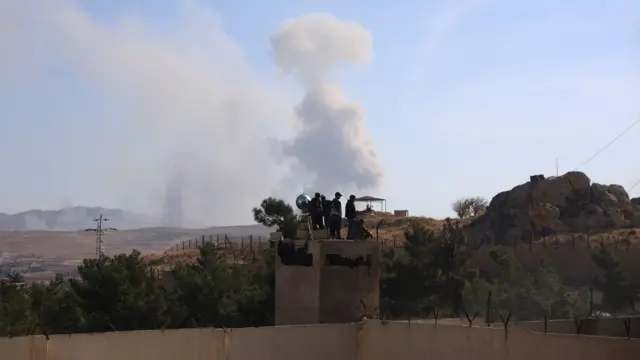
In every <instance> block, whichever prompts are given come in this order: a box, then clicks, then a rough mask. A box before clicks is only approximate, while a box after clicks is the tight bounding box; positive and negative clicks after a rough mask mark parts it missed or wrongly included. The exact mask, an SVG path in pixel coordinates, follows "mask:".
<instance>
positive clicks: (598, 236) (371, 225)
mask: <svg viewBox="0 0 640 360" xmlns="http://www.w3.org/2000/svg"><path fill="white" fill-rule="evenodd" d="M473 220H474V218H467V219H463V220H460V225H463V226H464V225H467V224H469V223H470V222H471V221H473ZM453 221H457V219H454V220H453ZM413 222H418V223H419V224H421V225H423V226H425V227H427V228H428V229H431V230H433V231H436V232H439V231H440V230H441V229H442V226H443V225H444V222H445V220H444V219H434V218H427V217H419V216H409V217H401V216H395V215H393V214H389V213H376V214H373V215H370V216H368V217H366V218H365V227H366V228H367V229H369V231H371V233H372V234H373V236H374V238H377V239H378V240H379V241H380V242H381V243H383V244H384V245H387V246H395V247H397V246H402V243H403V240H404V233H405V231H406V230H407V229H408V228H409V227H410V226H411V225H412V223H413ZM378 224H380V227H379V228H378V231H377V232H376V226H377V225H378ZM587 239H589V240H587ZM469 241H470V243H475V242H474V240H473V239H469ZM543 242H546V243H547V245H549V247H550V248H552V247H553V245H554V244H558V245H564V246H569V245H571V244H575V245H576V246H582V247H584V246H585V245H586V244H587V242H589V243H590V244H591V245H592V246H595V245H596V244H598V243H600V242H602V243H605V244H613V243H615V242H618V244H619V246H620V247H625V246H627V242H628V244H629V245H631V244H638V243H640V230H639V229H617V230H613V231H608V232H595V233H593V234H590V235H589V236H587V235H586V234H572V233H568V234H558V235H555V236H552V237H549V238H546V239H544V240H539V241H537V244H535V245H541V243H543ZM261 245H262V246H263V247H266V246H268V244H267V243H266V242H265V243H264V244H261ZM231 246H232V248H230V245H229V244H227V246H226V248H225V250H224V251H225V252H226V254H227V258H228V260H229V261H230V262H235V263H242V262H248V261H250V259H251V258H252V257H253V256H255V254H258V255H259V253H260V251H259V250H260V249H259V246H258V245H257V244H254V245H253V248H252V249H251V248H249V246H248V244H247V243H245V244H244V246H242V245H241V244H239V243H231ZM523 246H526V245H523ZM198 254H199V253H198V250H196V249H190V250H183V251H177V252H169V253H166V254H154V255H148V256H146V258H147V259H148V260H149V261H151V262H152V264H154V265H157V266H160V267H163V268H170V267H172V266H174V265H176V264H180V263H186V262H192V261H194V260H195V259H196V258H197V256H198ZM567 261H571V259H567Z"/></svg>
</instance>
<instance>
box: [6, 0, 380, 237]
mask: <svg viewBox="0 0 640 360" xmlns="http://www.w3.org/2000/svg"><path fill="white" fill-rule="evenodd" d="M189 3H191V2H189ZM174 15H175V18H174V19H173V20H175V22H174V21H173V20H172V22H171V24H167V26H166V27H165V28H163V29H162V31H160V30H158V29H157V28H155V27H154V26H152V25H151V23H149V22H148V21H146V20H145V19H144V18H140V17H126V18H119V19H118V21H104V20H100V19H97V18H95V17H93V16H92V15H91V14H89V13H87V12H86V11H84V10H83V9H82V8H80V7H79V6H78V5H77V4H76V3H75V2H72V1H44V0H43V1H2V2H0V27H1V31H0V94H2V93H13V94H16V93H17V94H21V95H20V96H22V98H23V99H24V100H25V102H29V101H39V100H38V99H46V100H47V106H48V107H47V109H48V111H47V113H46V115H44V114H42V115H40V116H42V117H41V118H38V120H37V121H38V122H39V123H41V124H42V125H43V126H49V129H50V132H49V137H48V138H47V139H46V142H40V143H38V144H35V143H32V142H30V141H28V139H25V141H17V142H15V144H12V145H11V146H12V147H11V148H10V149H8V150H7V149H5V150H7V151H8V153H11V154H13V155H11V158H9V157H8V155H3V156H5V157H3V158H1V159H0V160H2V161H4V162H5V163H6V164H8V166H16V167H17V166H23V167H25V168H38V167H40V168H42V167H41V166H40V164H41V163H42V164H47V165H48V167H47V168H49V169H54V170H51V173H50V174H45V175H47V176H43V181H42V184H41V185H37V186H41V187H42V188H46V189H47V191H52V192H55V193H56V196H57V198H58V199H60V198H66V199H70V201H72V202H73V203H76V204H87V203H92V204H100V205H101V206H108V207H119V208H126V209H130V210H132V211H135V212H138V213H147V214H150V215H154V216H164V217H165V222H167V223H168V224H175V223H176V222H179V223H180V224H181V225H183V226H191V227H195V226H204V225H220V224H238V223H247V222H250V221H251V212H250V209H251V208H252V207H253V206H255V205H257V204H258V203H259V202H260V200H261V199H263V198H264V197H266V196H269V195H270V194H272V193H273V191H274V190H275V189H278V188H282V184H283V182H284V181H288V182H289V183H290V182H291V181H292V179H293V181H298V179H297V178H292V177H290V176H289V175H290V174H291V171H289V170H291V169H287V168H286V167H285V166H284V165H283V163H286V162H283V159H282V158H279V157H277V156H274V155H273V151H272V148H273V143H272V142H271V141H269V140H268V139H269V138H276V139H277V142H278V143H280V144H283V146H282V149H281V150H282V152H281V155H282V156H285V157H287V158H289V159H293V160H296V161H294V165H293V166H295V169H293V171H294V173H296V174H300V173H303V174H305V175H309V176H306V177H304V178H310V179H312V181H313V184H314V186H315V187H318V188H322V189H329V190H331V191H332V190H333V189H337V190H338V189H339V190H343V189H345V188H347V187H351V188H374V187H376V186H378V185H379V184H380V182H381V180H382V178H383V176H382V175H383V174H382V169H381V168H380V165H379V163H378V160H377V156H376V152H375V149H374V148H373V146H372V145H371V142H370V140H369V138H368V136H367V134H366V132H365V130H364V127H365V126H364V111H363V110H362V109H361V107H360V106H359V105H358V104H357V103H354V102H351V101H349V100H346V99H345V98H344V96H343V95H342V93H341V91H340V88H339V87H338V86H337V85H336V83H335V82H332V81H330V76H331V75H332V73H333V72H334V70H335V69H336V68H337V67H338V65H339V64H340V63H342V62H353V63H358V64H366V63H367V62H368V61H369V60H370V56H371V37H370V35H369V34H368V33H367V31H366V30H365V29H363V28H362V27H360V26H359V25H357V24H355V23H348V22H343V21H340V20H338V19H336V18H334V17H332V16H330V15H318V14H316V15H309V16H303V17H300V18H297V19H293V20H290V21H287V22H285V23H283V24H282V26H281V27H280V28H279V29H278V30H277V31H276V33H275V34H274V35H273V37H272V45H273V55H274V59H275V61H276V63H277V66H278V67H279V68H280V69H281V70H282V71H283V72H284V73H287V74H292V75H294V76H295V77H296V79H297V80H298V81H299V83H300V85H302V86H303V87H304V90H305V97H304V99H303V101H302V102H301V103H300V104H299V105H298V106H296V100H295V99H292V98H290V97H289V96H288V95H287V92H286V91H284V90H283V88H281V86H279V85H277V84H274V83H273V82H272V81H269V80H267V79H264V78H262V77H261V76H259V75H258V74H256V73H255V72H254V71H253V69H252V66H251V65H250V64H249V63H248V62H247V61H246V59H245V58H244V55H243V52H242V50H241V49H240V47H239V46H238V45H237V44H236V43H235V42H234V40H233V39H232V38H230V37H229V36H228V35H227V34H226V33H225V32H224V31H223V29H222V28H221V27H220V25H219V22H218V21H217V18H216V16H215V15H214V14H213V13H212V12H210V11H209V10H208V9H206V8H203V7H196V6H193V5H191V6H184V7H183V8H182V10H181V11H180V12H178V13H176V14H174ZM267 36H268V34H265V38H266V37H267ZM52 69H54V70H52ZM59 73H63V74H65V76H66V77H61V76H59V75H58V74H59ZM69 79H73V80H74V81H77V82H78V83H79V84H80V85H79V87H80V88H82V91H83V95H85V96H89V97H90V98H91V99H92V103H95V104H97V106H88V105H85V104H76V105H75V106H68V105H67V104H68V103H69V101H68V98H69V97H70V96H75V94H73V93H68V92H67V89H68V86H69V82H68V80H69ZM75 91H77V89H76V90H75ZM22 94H23V95H22ZM38 106H40V105H39V104H37V103H35V104H33V107H38ZM7 111H13V113H8V112H7ZM21 111H22V112H24V111H25V110H24V109H20V108H14V109H13V110H7V109H2V107H0V117H2V118H3V122H5V121H8V122H10V123H11V124H10V125H12V126H16V127H18V126H21V125H20V121H21V118H22V117H23V116H22V115H23V113H21ZM52 124H55V125H52ZM300 125H301V126H300ZM296 126H298V127H299V128H300V131H299V132H297V133H295V132H293V133H292V129H295V128H296ZM88 129H89V130H88ZM98 129H99V131H100V136H98V137H91V138H90V139H89V138H88V137H87V136H85V135H84V134H83V133H82V132H83V131H97V130H98ZM34 146H39V147H40V148H39V149H38V150H37V151H36V152H37V153H38V157H37V158H35V159H34V158H21V157H20V156H21V155H19V154H23V153H25V152H28V151H31V152H33V147H34ZM94 150H97V151H100V152H102V153H105V152H108V156H104V157H103V158H102V159H101V164H100V169H101V170H100V174H101V175H100V176H98V175H97V174H96V173H95V172H91V171H87V170H86V168H84V167H80V166H78V164H87V163H93V162H95V154H94ZM25 162H28V166H26V165H25V164H24V163H25ZM24 176H33V175H31V174H27V173H25V174H24ZM45 178H46V179H47V181H44V179H45ZM302 178H303V177H301V178H300V181H302V180H301V179H302ZM69 179H72V180H73V181H78V183H80V182H91V183H92V184H93V185H92V187H94V188H96V189H100V191H96V192H95V194H92V195H90V196H91V197H87V195H86V194H83V195H78V194H75V193H68V191H74V188H73V185H64V186H63V185H62V184H65V181H69ZM287 179H288V180H287ZM3 181H4V180H3V179H2V178H0V195H2V197H3V199H5V200H4V201H5V204H6V203H7V202H13V203H12V204H11V208H13V209H16V208H25V207H52V206H55V205H52V204H40V203H38V201H40V199H37V198H34V199H30V198H29V197H28V196H29V195H28V194H30V193H32V191H31V190H32V189H29V188H22V189H12V188H8V185H7V184H3ZM45 182H46V184H45ZM299 185H303V184H299ZM305 185H306V184H305ZM16 190H17V192H18V193H20V194H21V195H20V196H17V195H16V196H15V197H12V196H13V193H16ZM41 191H43V190H41ZM291 191H293V190H291ZM34 193H37V191H34ZM5 195H6V196H5ZM290 195H291V196H294V195H295V194H294V193H292V194H290ZM7 199H8V200H7Z"/></svg>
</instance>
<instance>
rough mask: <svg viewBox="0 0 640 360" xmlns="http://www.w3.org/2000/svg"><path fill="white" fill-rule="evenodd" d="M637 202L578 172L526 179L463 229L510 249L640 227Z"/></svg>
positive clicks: (495, 199)
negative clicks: (561, 236) (553, 237)
mask: <svg viewBox="0 0 640 360" xmlns="http://www.w3.org/2000/svg"><path fill="white" fill-rule="evenodd" d="M638 200H640V199H630V198H629V194H628V193H627V191H626V190H625V189H624V187H622V186H620V185H603V184H598V183H592V182H591V179H590V178H589V177H588V176H587V175H586V174H584V173H582V172H578V171H573V172H568V173H566V174H564V175H562V176H557V177H549V178H544V177H542V176H532V177H531V181H529V182H526V183H524V184H521V185H518V186H516V187H514V188H513V189H511V190H508V191H503V192H501V193H499V194H497V195H496V196H494V197H493V199H492V200H491V202H490V203H489V207H488V208H487V210H486V212H485V213H484V214H483V215H481V216H480V217H479V218H477V219H476V220H475V221H473V222H472V223H471V224H469V225H468V228H470V229H472V230H473V232H475V235H476V237H477V236H479V237H481V239H482V241H483V242H485V243H486V242H493V243H495V244H513V243H514V242H529V241H531V240H537V239H539V238H541V237H543V236H548V235H551V234H558V233H567V232H570V233H596V232H603V231H607V230H612V229H621V228H628V227H639V226H640V201H638Z"/></svg>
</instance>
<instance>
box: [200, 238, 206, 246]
mask: <svg viewBox="0 0 640 360" xmlns="http://www.w3.org/2000/svg"><path fill="white" fill-rule="evenodd" d="M204 241H205V237H204V235H202V241H200V246H202V247H204V244H205V243H204Z"/></svg>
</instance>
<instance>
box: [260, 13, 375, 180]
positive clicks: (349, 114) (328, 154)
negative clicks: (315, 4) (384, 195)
mask: <svg viewBox="0 0 640 360" xmlns="http://www.w3.org/2000/svg"><path fill="white" fill-rule="evenodd" d="M271 45H272V48H273V55H274V59H275V61H276V64H277V65H278V67H279V68H280V70H281V71H282V72H283V73H286V74H292V75H293V76H295V77H296V79H297V80H298V81H299V82H300V84H301V85H302V86H303V88H304V91H305V95H304V99H303V100H302V101H301V102H300V103H299V104H298V106H297V108H296V114H297V116H298V118H299V119H300V121H301V122H302V131H301V132H300V133H298V134H296V136H295V138H294V139H293V141H290V142H288V143H285V144H284V147H283V152H284V154H286V155H288V156H291V157H294V158H296V159H297V163H296V166H297V167H299V168H301V169H302V172H303V173H311V174H312V175H313V176H314V177H315V178H314V180H313V182H312V185H311V188H313V189H325V190H329V191H336V190H342V191H344V190H345V189H344V188H345V187H347V188H351V189H361V190H363V189H375V188H377V187H378V186H380V185H381V182H382V180H383V177H384V175H383V170H382V168H381V166H380V162H379V160H378V155H377V153H376V151H375V148H374V147H373V144H372V141H371V139H370V137H369V134H368V133H367V131H366V128H365V125H366V124H365V114H364V109H363V108H362V107H361V106H360V104H358V103H357V102H354V101H350V100H348V99H347V98H345V96H344V95H343V94H342V89H341V88H340V87H339V85H337V84H336V83H335V82H334V81H333V79H332V75H333V74H334V72H335V71H336V70H337V69H338V68H339V67H340V65H341V64H343V63H354V64H358V65H366V64H368V63H369V61H370V60H371V55H372V39H371V35H370V34H369V32H367V30H366V29H364V28H363V27H362V26H360V25H359V24H357V23H354V22H346V21H341V20H339V19H337V18H336V17H334V16H333V15H330V14H312V15H306V16H301V17H299V18H296V19H293V20H288V21H285V22H284V23H282V24H281V25H280V27H279V28H278V30H277V31H276V33H275V34H274V35H272V36H271Z"/></svg>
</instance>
